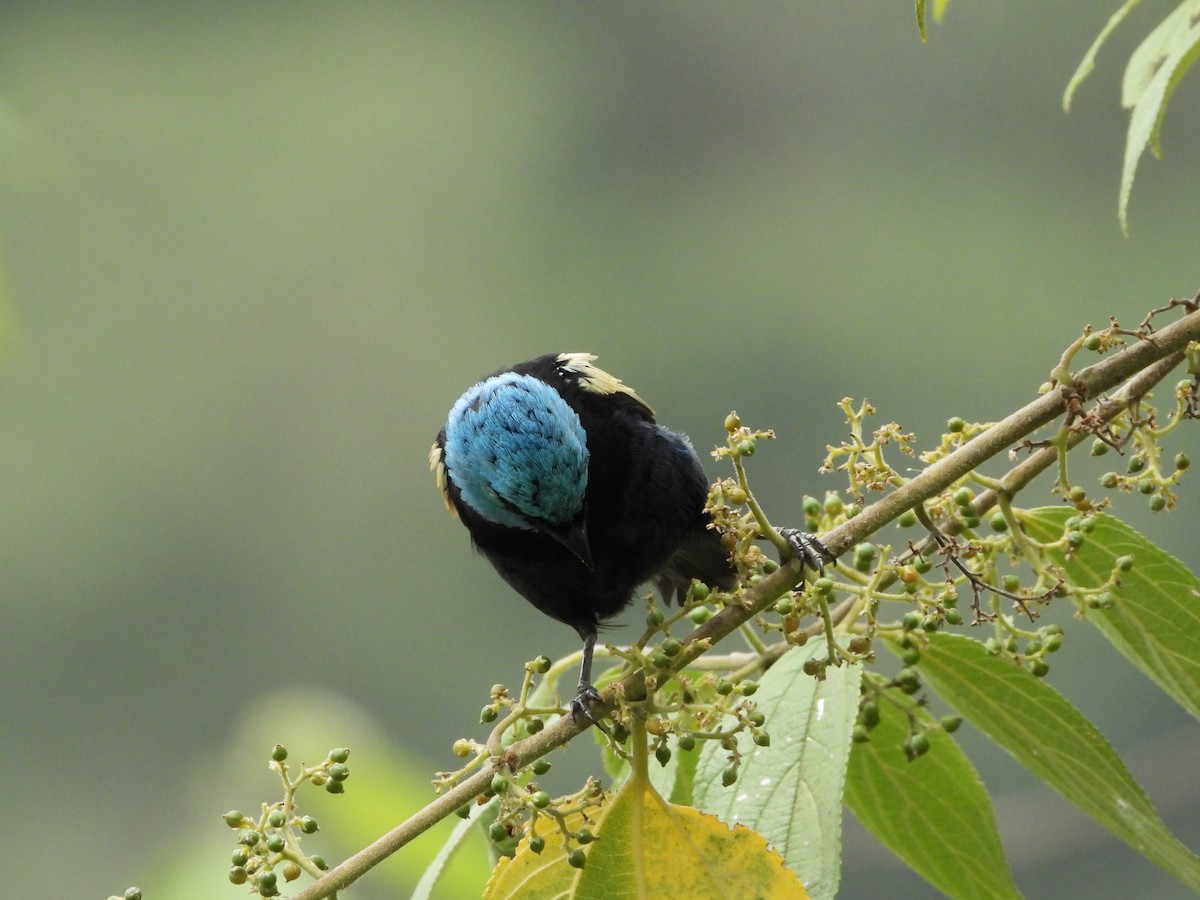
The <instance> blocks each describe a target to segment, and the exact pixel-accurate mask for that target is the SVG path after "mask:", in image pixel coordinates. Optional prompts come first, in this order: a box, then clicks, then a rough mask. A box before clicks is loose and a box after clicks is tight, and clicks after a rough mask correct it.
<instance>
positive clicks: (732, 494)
mask: <svg viewBox="0 0 1200 900" xmlns="http://www.w3.org/2000/svg"><path fill="white" fill-rule="evenodd" d="M747 455H749V454H747ZM725 499H726V501H728V503H729V504H730V505H731V506H741V505H742V504H743V503H745V502H746V501H747V500H749V499H750V496H749V495H748V494H747V493H746V489H745V488H743V487H742V486H741V485H738V484H735V485H733V486H732V487H729V488H726V489H725Z"/></svg>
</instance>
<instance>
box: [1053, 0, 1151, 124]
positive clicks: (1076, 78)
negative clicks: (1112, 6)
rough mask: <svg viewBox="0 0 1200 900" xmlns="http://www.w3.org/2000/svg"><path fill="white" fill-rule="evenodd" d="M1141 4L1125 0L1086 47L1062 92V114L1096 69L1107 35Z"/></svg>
mask: <svg viewBox="0 0 1200 900" xmlns="http://www.w3.org/2000/svg"><path fill="white" fill-rule="evenodd" d="M1141 2H1142V0H1125V5H1124V6H1122V7H1121V8H1120V9H1118V10H1117V11H1116V12H1115V13H1113V14H1112V16H1110V17H1109V20H1108V23H1107V24H1106V25H1105V26H1104V28H1103V29H1102V30H1101V32H1100V33H1099V34H1098V35H1096V40H1094V41H1092V46H1090V47H1088V51H1087V53H1085V54H1084V56H1083V59H1082V60H1080V62H1079V68H1077V69H1076V70H1075V74H1074V75H1072V76H1071V80H1070V81H1069V82H1068V83H1067V89H1066V90H1065V91H1064V92H1063V112H1070V111H1071V100H1072V98H1073V97H1074V96H1075V91H1077V90H1078V89H1079V85H1081V84H1083V80H1084V79H1085V78H1087V77H1088V76H1089V75H1091V74H1092V70H1093V69H1095V68H1096V54H1097V53H1099V52H1100V48H1101V47H1102V46H1104V42H1105V41H1107V40H1108V37H1109V35H1111V34H1112V33H1113V32H1114V31H1116V29H1117V26H1118V25H1120V24H1121V22H1123V21H1124V20H1125V17H1126V16H1128V15H1129V14H1130V13H1131V12H1132V11H1133V8H1134V7H1135V6H1137V5H1138V4H1139V3H1141Z"/></svg>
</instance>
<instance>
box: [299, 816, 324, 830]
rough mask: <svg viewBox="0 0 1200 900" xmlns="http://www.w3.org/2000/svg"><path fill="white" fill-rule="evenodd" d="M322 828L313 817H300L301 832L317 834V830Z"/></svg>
mask: <svg viewBox="0 0 1200 900" xmlns="http://www.w3.org/2000/svg"><path fill="white" fill-rule="evenodd" d="M320 827H321V826H320V825H318V824H317V820H316V819H314V818H313V817H312V816H301V817H300V830H301V831H303V832H304V833H305V834H316V833H317V829H319V828H320Z"/></svg>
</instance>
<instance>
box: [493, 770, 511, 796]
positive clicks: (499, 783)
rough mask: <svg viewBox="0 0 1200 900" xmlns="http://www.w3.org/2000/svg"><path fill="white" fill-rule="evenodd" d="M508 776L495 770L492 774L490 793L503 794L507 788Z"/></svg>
mask: <svg viewBox="0 0 1200 900" xmlns="http://www.w3.org/2000/svg"><path fill="white" fill-rule="evenodd" d="M508 784H509V781H508V776H507V775H505V774H503V773H502V772H497V773H496V774H495V775H493V776H492V793H494V794H503V793H504V792H506V791H507V790H508Z"/></svg>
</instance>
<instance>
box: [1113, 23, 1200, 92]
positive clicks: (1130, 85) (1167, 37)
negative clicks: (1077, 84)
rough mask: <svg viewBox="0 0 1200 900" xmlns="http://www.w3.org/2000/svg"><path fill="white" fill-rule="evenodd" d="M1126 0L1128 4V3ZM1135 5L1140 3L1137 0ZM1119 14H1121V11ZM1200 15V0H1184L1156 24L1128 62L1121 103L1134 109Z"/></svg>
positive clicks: (1122, 86)
mask: <svg viewBox="0 0 1200 900" xmlns="http://www.w3.org/2000/svg"><path fill="white" fill-rule="evenodd" d="M1129 5H1130V4H1129V3H1126V6H1129ZM1133 5H1135V6H1136V5H1137V3H1136V0H1135V2H1134V3H1133ZM1118 14H1119V13H1118ZM1197 15H1200V2H1197V0H1184V2H1182V3H1180V4H1179V5H1178V6H1177V7H1175V9H1173V10H1172V11H1171V12H1170V13H1168V14H1167V16H1166V17H1165V18H1164V19H1163V20H1162V21H1161V22H1159V23H1158V25H1156V26H1155V28H1154V30H1153V31H1151V32H1150V33H1149V34H1148V35H1146V38H1145V39H1144V40H1143V41H1142V42H1141V44H1139V45H1138V48H1137V49H1136V50H1134V51H1133V53H1132V54H1130V56H1129V62H1128V63H1126V64H1125V75H1124V77H1123V78H1122V79H1121V106H1123V107H1124V108H1125V109H1133V107H1134V105H1135V104H1136V103H1137V102H1138V98H1139V97H1141V95H1142V92H1143V91H1145V90H1146V87H1147V86H1148V85H1149V84H1150V82H1151V81H1152V80H1153V78H1154V76H1155V75H1157V74H1158V71H1159V69H1160V68H1161V67H1162V64H1163V61H1164V60H1166V58H1167V57H1169V56H1170V55H1171V54H1172V53H1175V52H1176V51H1177V50H1179V49H1180V47H1181V46H1182V44H1181V41H1182V40H1183V37H1184V35H1186V34H1187V31H1188V29H1189V28H1191V26H1192V24H1193V22H1194V20H1195V17H1196V16H1197Z"/></svg>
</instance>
